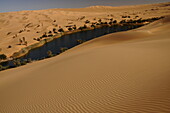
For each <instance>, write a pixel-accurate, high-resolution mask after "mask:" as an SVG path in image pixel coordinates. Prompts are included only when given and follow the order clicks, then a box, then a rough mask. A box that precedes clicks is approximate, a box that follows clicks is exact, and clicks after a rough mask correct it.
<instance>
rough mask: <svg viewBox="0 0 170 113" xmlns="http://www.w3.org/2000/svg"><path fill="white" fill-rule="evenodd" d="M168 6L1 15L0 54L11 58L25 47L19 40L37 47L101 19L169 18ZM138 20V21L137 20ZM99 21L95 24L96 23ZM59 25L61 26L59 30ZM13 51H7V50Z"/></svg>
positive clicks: (138, 6) (150, 5) (26, 12)
mask: <svg viewBox="0 0 170 113" xmlns="http://www.w3.org/2000/svg"><path fill="white" fill-rule="evenodd" d="M169 8H170V6H169V3H161V4H149V5H137V6H123V7H109V6H92V7H87V8H79V9H48V10H38V11H19V12H8V13H0V54H5V55H7V56H8V57H10V56H12V54H13V53H14V52H18V51H19V50H20V49H21V48H24V47H25V45H18V44H19V39H22V38H23V37H25V39H26V41H27V43H28V46H29V45H32V44H34V43H37V41H36V40H33V39H34V38H39V37H41V36H42V35H43V34H44V33H45V32H46V33H48V32H49V31H50V30H51V31H52V30H53V28H55V29H57V30H58V29H59V26H61V27H62V28H63V29H64V30H68V29H67V28H66V27H65V26H68V25H77V28H78V27H79V26H83V25H84V22H85V21H86V20H89V21H91V22H96V21H98V19H102V21H109V19H111V18H113V19H114V20H117V21H118V22H119V21H120V20H122V19H124V18H122V16H124V15H125V16H130V18H128V19H139V18H143V19H145V18H152V17H160V16H165V15H169V14H170V10H169ZM136 16H137V18H136ZM94 19H96V20H94ZM56 25H58V26H56ZM9 46H10V47H11V48H8V47H9Z"/></svg>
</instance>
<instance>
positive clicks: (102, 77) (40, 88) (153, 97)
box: [0, 5, 170, 113]
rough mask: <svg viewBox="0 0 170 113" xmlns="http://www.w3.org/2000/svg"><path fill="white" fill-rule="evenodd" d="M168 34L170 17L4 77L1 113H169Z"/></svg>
mask: <svg viewBox="0 0 170 113" xmlns="http://www.w3.org/2000/svg"><path fill="white" fill-rule="evenodd" d="M145 6H146V7H148V8H149V7H150V6H152V5H145ZM145 6H143V7H145ZM131 7H132V6H131ZM134 7H139V6H134ZM92 8H94V7H92ZM117 9H119V8H117ZM68 10H71V9H68ZM74 10H77V9H74ZM122 10H123V9H122ZM129 10H130V8H129ZM139 10H142V9H139ZM161 11H162V12H163V11H164V10H161ZM162 14H165V13H160V14H159V12H158V14H157V13H155V15H159V16H160V15H162ZM147 15H148V16H149V14H147ZM151 15H154V13H152V14H151ZM169 28H170V17H169V16H166V17H165V18H164V19H161V20H158V21H156V22H153V23H151V24H149V25H146V26H144V27H141V28H138V29H134V30H130V31H125V32H118V33H113V34H109V35H105V36H102V37H100V38H97V39H94V40H91V41H88V42H85V43H83V44H81V45H79V46H76V47H75V48H72V49H70V50H68V51H66V52H64V53H62V54H60V55H58V56H56V57H52V58H49V59H45V60H42V61H37V62H34V63H30V64H28V65H25V66H21V67H19V68H14V69H10V70H5V71H2V72H0V113H169V112H170V85H169V83H170V76H169V75H170V69H169V67H170V59H169V58H170V52H169V50H170V29H169Z"/></svg>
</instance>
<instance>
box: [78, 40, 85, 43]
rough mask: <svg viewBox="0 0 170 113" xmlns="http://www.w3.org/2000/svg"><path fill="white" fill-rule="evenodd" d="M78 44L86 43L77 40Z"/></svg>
mask: <svg viewBox="0 0 170 113" xmlns="http://www.w3.org/2000/svg"><path fill="white" fill-rule="evenodd" d="M77 42H78V43H79V44H82V43H84V42H85V41H84V40H80V39H79V40H77Z"/></svg>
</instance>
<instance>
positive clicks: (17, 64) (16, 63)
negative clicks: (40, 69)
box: [13, 59, 21, 67]
mask: <svg viewBox="0 0 170 113" xmlns="http://www.w3.org/2000/svg"><path fill="white" fill-rule="evenodd" d="M13 64H14V66H16V67H18V66H21V60H20V59H17V60H13Z"/></svg>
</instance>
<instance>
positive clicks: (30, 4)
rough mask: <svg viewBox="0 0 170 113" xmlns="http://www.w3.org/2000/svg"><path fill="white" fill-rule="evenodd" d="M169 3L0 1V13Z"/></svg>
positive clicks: (134, 0)
mask: <svg viewBox="0 0 170 113" xmlns="http://www.w3.org/2000/svg"><path fill="white" fill-rule="evenodd" d="M160 2H170V0H0V12H9V11H20V10H38V9H50V8H81V7H87V6H93V5H109V6H120V5H134V4H149V3H160Z"/></svg>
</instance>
